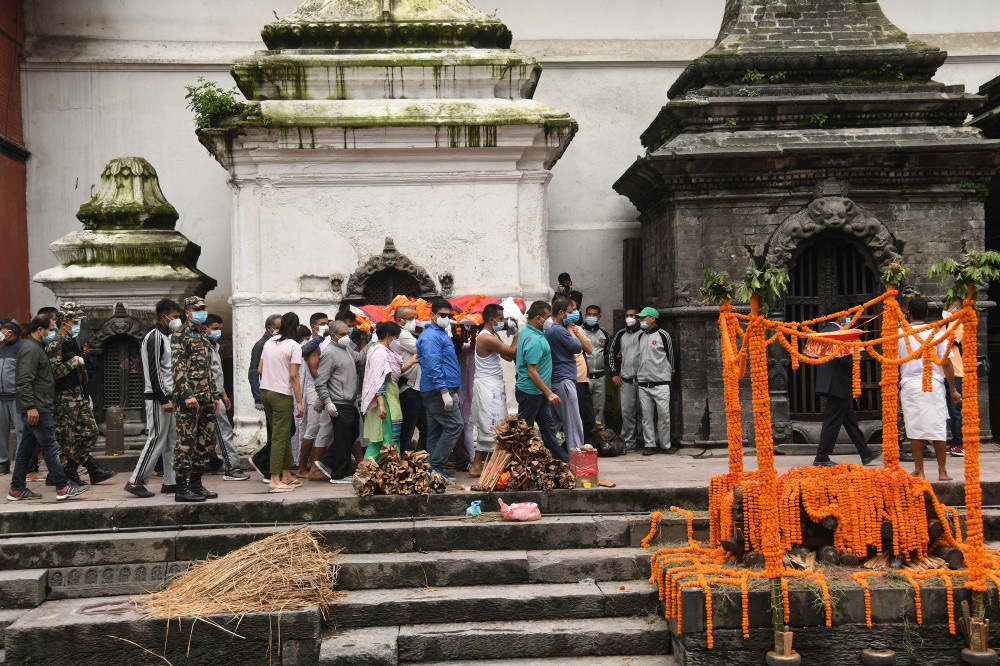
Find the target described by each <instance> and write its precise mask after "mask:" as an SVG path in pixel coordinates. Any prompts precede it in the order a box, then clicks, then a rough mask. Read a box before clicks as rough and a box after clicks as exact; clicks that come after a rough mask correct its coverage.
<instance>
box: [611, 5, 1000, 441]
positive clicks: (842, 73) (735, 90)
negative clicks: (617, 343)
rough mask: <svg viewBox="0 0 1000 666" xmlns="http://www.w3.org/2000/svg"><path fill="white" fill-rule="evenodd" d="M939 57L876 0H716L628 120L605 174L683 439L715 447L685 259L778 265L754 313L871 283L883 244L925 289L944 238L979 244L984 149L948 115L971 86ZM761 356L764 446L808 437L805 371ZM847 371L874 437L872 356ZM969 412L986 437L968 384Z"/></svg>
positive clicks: (850, 294) (708, 344) (932, 295)
mask: <svg viewBox="0 0 1000 666" xmlns="http://www.w3.org/2000/svg"><path fill="white" fill-rule="evenodd" d="M946 55H947V54H946V53H945V52H943V51H941V50H940V49H938V48H936V47H933V46H929V45H927V44H925V43H923V42H920V41H917V40H914V39H911V38H910V37H908V36H907V34H906V33H904V32H903V31H901V30H900V29H899V28H897V27H896V26H895V25H893V24H892V23H891V22H890V21H889V20H888V19H887V18H886V16H885V15H884V14H883V12H882V9H881V8H880V6H879V4H878V3H877V2H854V1H853V0H814V1H813V2H809V3H802V2H796V1H794V0H728V1H727V3H726V10H725V15H724V17H723V21H722V27H721V29H720V30H719V36H718V39H717V40H716V43H715V45H714V46H713V47H712V48H711V49H709V50H708V51H707V52H706V53H705V54H704V55H703V56H702V57H700V58H698V59H696V60H695V61H694V62H692V63H691V64H690V65H689V66H688V67H687V68H686V69H685V70H684V72H683V73H682V74H681V76H680V77H679V78H678V79H677V81H676V82H675V83H674V84H673V86H672V87H671V88H670V91H669V98H670V101H669V102H668V103H667V104H666V105H665V106H664V107H663V108H662V110H661V111H660V113H659V114H658V115H657V116H656V117H655V118H654V119H653V121H652V123H651V124H650V125H649V128H648V129H647V130H646V131H645V132H644V133H643V134H642V143H643V145H644V146H645V148H646V153H645V155H643V156H641V157H639V158H638V159H637V160H636V161H635V163H634V164H633V165H632V166H631V167H630V168H629V169H628V170H627V171H626V172H625V173H624V174H623V175H622V176H621V178H620V179H619V180H618V182H617V183H616V184H615V189H616V190H617V191H618V192H619V193H621V194H623V195H625V196H627V197H628V198H629V199H630V200H631V201H632V202H633V203H634V204H635V205H636V207H637V208H638V209H639V211H640V220H641V222H642V265H643V267H644V268H645V269H646V270H644V271H643V281H642V287H641V299H642V303H643V304H652V305H655V306H657V307H659V308H660V309H661V311H662V312H663V314H665V315H666V321H667V322H669V323H668V326H669V328H670V330H671V332H672V333H673V334H674V336H675V343H674V344H675V345H676V346H677V347H678V348H680V349H681V350H682V353H681V354H680V364H681V367H680V368H679V370H678V377H679V381H677V382H675V400H676V405H675V422H674V428H675V431H674V435H675V437H676V438H677V439H679V440H680V441H682V442H683V443H684V444H687V445H694V446H695V447H701V448H703V449H712V448H715V447H720V446H721V447H724V446H725V416H724V414H723V410H722V404H723V396H722V390H723V388H722V381H721V379H719V378H720V377H721V373H720V369H719V363H720V360H719V359H720V358H721V354H720V352H719V349H718V347H719V338H718V333H717V323H716V317H717V309H715V308H710V307H701V306H700V304H699V297H698V288H699V285H700V283H701V272H702V270H703V268H705V267H714V268H723V269H728V270H729V271H730V273H731V277H734V278H736V277H738V274H742V270H743V268H744V267H745V266H748V265H750V264H751V263H757V264H760V263H762V262H764V261H767V262H768V263H769V264H770V265H771V266H774V267H776V268H780V269H783V270H787V271H788V272H789V273H790V274H791V283H790V284H791V290H790V292H789V294H788V295H787V297H786V298H785V299H783V301H782V302H780V303H774V304H772V312H775V313H777V314H778V315H779V316H782V315H783V316H785V317H787V318H789V319H794V320H800V319H808V318H810V317H812V316H816V315H819V314H821V313H827V312H833V311H836V310H839V309H841V307H844V306H849V305H855V304H857V303H861V302H865V301H866V300H868V299H869V298H871V297H874V296H875V295H876V294H877V293H878V292H879V290H880V285H879V281H878V276H879V274H880V272H881V271H882V270H883V269H884V268H885V267H886V266H887V265H888V264H889V263H891V262H892V260H893V257H895V256H897V255H898V256H900V257H902V259H903V262H904V263H905V264H906V265H907V266H909V267H910V268H912V269H913V274H912V276H911V281H912V286H913V287H915V288H916V289H917V290H918V291H919V292H921V293H922V294H923V295H924V296H926V297H927V298H928V299H929V300H930V301H932V302H934V301H935V300H936V301H937V302H938V304H940V300H941V297H942V296H943V294H944V291H945V289H946V286H944V285H942V284H939V283H936V282H930V281H929V280H928V279H927V278H926V277H925V276H926V273H927V269H928V268H929V266H930V265H931V264H932V263H933V262H935V261H937V260H939V259H940V258H941V257H944V256H956V255H957V254H958V252H959V250H960V242H961V240H962V239H967V240H968V241H969V243H970V244H971V247H972V248H983V247H984V238H985V223H984V211H983V198H984V189H983V188H984V186H985V185H986V184H987V183H988V182H989V181H990V180H991V179H992V177H993V173H994V169H995V167H996V166H997V164H998V163H1000V152H998V143H997V142H996V141H994V140H988V139H986V138H985V137H984V136H983V134H982V133H981V131H980V130H979V129H977V128H976V127H973V126H968V125H966V124H965V123H966V120H967V118H968V117H969V114H970V113H972V112H974V111H975V110H977V109H978V108H979V107H980V106H981V105H982V102H983V97H980V96H978V95H975V94H969V93H966V92H965V91H964V90H963V89H962V87H961V86H946V85H942V84H940V83H937V82H935V81H934V80H933V77H934V75H935V72H936V71H937V69H938V67H940V66H941V65H942V63H944V60H945V57H946ZM871 314H872V315H875V314H877V312H873V313H871ZM984 319H985V317H984ZM980 331H981V337H982V338H983V339H982V340H980V345H981V347H980V348H982V349H985V331H986V326H985V325H983V326H981V328H980ZM769 366H770V385H771V392H772V396H771V399H772V411H773V415H772V416H773V421H774V424H775V442H776V447H775V448H776V449H778V450H782V449H785V450H786V451H787V450H791V449H793V448H795V445H796V444H798V445H807V446H805V447H802V446H800V447H799V448H805V449H809V448H811V446H810V445H813V444H814V443H815V442H816V440H817V438H818V435H819V426H820V422H819V419H820V415H821V413H822V407H821V405H820V403H819V399H818V397H817V396H816V394H815V393H814V391H813V382H814V372H815V371H814V370H813V369H812V367H803V368H800V369H799V370H797V371H795V372H792V371H791V369H790V367H789V363H788V361H787V359H782V358H780V357H778V356H775V357H772V358H771V359H769ZM862 373H863V375H862V382H863V393H862V397H861V398H860V400H859V418H861V419H862V420H864V421H866V422H864V423H862V429H863V430H864V431H865V432H866V434H867V436H868V437H869V438H874V439H875V440H876V441H877V440H878V437H879V433H878V431H879V429H880V428H881V425H880V421H878V420H877V419H878V408H879V405H878V403H877V401H878V392H879V386H878V382H879V377H878V375H877V369H876V365H875V363H874V362H873V361H870V360H869V361H868V362H867V364H866V366H865V367H863V368H862ZM980 382H981V384H982V385H981V386H980V391H981V395H983V396H985V395H986V389H987V386H986V382H987V380H986V378H981V379H980ZM980 410H981V411H982V413H983V414H982V415H983V421H982V424H983V426H982V427H983V435H984V437H987V438H988V437H989V436H990V435H991V433H990V425H989V420H988V410H989V408H988V403H987V401H986V400H983V401H981V402H980Z"/></svg>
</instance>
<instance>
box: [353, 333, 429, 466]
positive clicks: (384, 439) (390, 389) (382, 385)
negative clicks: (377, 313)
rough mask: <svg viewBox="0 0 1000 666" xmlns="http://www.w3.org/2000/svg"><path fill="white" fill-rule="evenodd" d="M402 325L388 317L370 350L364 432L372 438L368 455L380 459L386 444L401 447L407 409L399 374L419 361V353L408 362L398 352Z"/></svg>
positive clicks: (363, 403) (363, 400)
mask: <svg viewBox="0 0 1000 666" xmlns="http://www.w3.org/2000/svg"><path fill="white" fill-rule="evenodd" d="M400 333H401V329H400V328H399V326H398V325H397V324H395V323H394V322H391V321H386V322H382V323H380V324H378V325H377V326H376V327H375V335H376V336H377V337H378V342H377V343H375V345H373V346H372V348H371V349H370V350H369V351H368V358H367V359H366V361H365V381H364V385H363V387H362V391H361V406H362V410H363V411H364V414H365V425H364V436H365V438H366V439H367V440H368V449H367V450H366V451H365V458H375V459H376V460H377V459H378V455H379V451H380V450H381V449H382V445H383V444H386V443H392V444H395V445H396V449H397V451H398V450H399V448H400V447H399V433H400V430H401V429H402V426H403V410H402V409H401V408H400V406H399V385H398V384H397V383H396V382H398V381H399V376H400V375H401V374H402V373H403V372H405V371H407V370H409V369H410V367H411V366H412V365H413V364H414V363H416V362H417V358H416V356H414V357H413V358H411V359H410V360H408V361H407V362H406V364H405V365H404V364H403V362H402V359H400V358H399V355H398V354H397V353H396V348H398V346H399V343H398V342H397V340H398V338H399V334H400Z"/></svg>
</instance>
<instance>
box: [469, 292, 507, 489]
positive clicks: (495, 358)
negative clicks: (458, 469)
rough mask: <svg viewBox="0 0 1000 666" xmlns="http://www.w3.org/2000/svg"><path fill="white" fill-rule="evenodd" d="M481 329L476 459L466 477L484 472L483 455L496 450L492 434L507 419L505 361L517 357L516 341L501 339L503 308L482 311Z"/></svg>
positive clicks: (474, 409) (475, 403)
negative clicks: (503, 363)
mask: <svg viewBox="0 0 1000 666" xmlns="http://www.w3.org/2000/svg"><path fill="white" fill-rule="evenodd" d="M483 320H484V321H483V327H482V329H480V331H479V335H477V336H476V349H475V354H476V356H475V363H476V378H475V380H474V381H473V384H472V421H473V423H475V425H476V430H477V436H476V443H475V447H476V457H475V459H474V460H473V461H472V467H471V468H470V469H469V476H473V477H475V476H479V475H481V474H482V473H483V464H484V463H485V462H486V456H488V455H489V453H490V452H491V451H492V450H493V449H494V448H495V447H496V442H495V441H494V440H493V431H494V429H495V428H496V427H497V424H499V423H500V422H501V421H503V420H504V418H506V417H507V392H506V388H505V382H504V378H503V365H502V363H501V359H502V360H504V361H513V360H514V358H515V357H516V356H517V338H518V334H517V333H515V334H514V338H513V339H512V340H511V341H510V343H509V344H508V343H505V342H504V341H503V340H501V339H500V333H501V331H504V330H506V328H507V323H506V319H505V318H504V316H503V309H502V308H501V307H500V306H499V305H496V304H492V303H491V304H490V305H487V306H486V307H485V308H483Z"/></svg>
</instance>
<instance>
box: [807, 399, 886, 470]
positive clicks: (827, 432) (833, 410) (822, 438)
mask: <svg viewBox="0 0 1000 666" xmlns="http://www.w3.org/2000/svg"><path fill="white" fill-rule="evenodd" d="M841 426H843V427H844V429H845V430H847V436H848V437H850V438H851V441H852V442H854V448H856V449H857V450H858V455H860V456H861V457H862V458H870V457H872V455H873V454H872V450H871V449H870V448H868V444H867V443H866V442H865V436H864V434H863V433H862V432H861V428H859V427H858V415H857V414H855V413H854V400H852V399H851V398H837V397H834V396H831V395H828V396H826V408H825V409H824V410H823V429H822V430H821V431H820V433H819V447H818V448H817V449H816V459H815V462H825V461H827V460H829V459H830V454H831V453H833V447H834V446H835V445H836V444H837V435H839V434H840V428H841Z"/></svg>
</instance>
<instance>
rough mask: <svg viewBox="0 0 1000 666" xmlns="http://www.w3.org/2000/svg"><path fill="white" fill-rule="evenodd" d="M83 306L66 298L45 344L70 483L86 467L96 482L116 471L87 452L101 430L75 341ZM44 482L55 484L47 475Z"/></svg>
mask: <svg viewBox="0 0 1000 666" xmlns="http://www.w3.org/2000/svg"><path fill="white" fill-rule="evenodd" d="M82 319H83V310H81V309H80V308H79V307H78V306H77V304H76V303H73V302H70V301H67V302H65V303H63V304H62V307H61V308H60V309H59V312H57V313H56V327H57V328H56V337H55V340H53V341H52V342H50V343H49V344H48V346H46V348H45V353H46V354H48V356H49V363H50V364H51V365H52V376H53V377H55V388H56V393H55V412H54V413H53V415H52V417H53V421H54V423H55V433H56V440H57V441H58V442H59V460H60V462H62V466H63V471H64V472H65V473H66V477H67V478H68V479H69V480H70V481H72V482H73V483H77V484H80V483H83V482H82V481H81V480H80V474H79V471H78V470H79V469H80V467H81V466H83V467H85V468H86V469H87V472H88V474H89V475H90V483H91V484H98V483H101V482H102V481H107V480H108V479H110V478H111V477H113V476H115V475H116V474H118V472H113V471H111V470H108V469H104V468H103V467H101V466H100V464H98V462H97V461H96V460H94V459H93V458H92V457H91V455H90V452H91V451H92V450H93V448H94V444H96V443H97V437H98V435H100V430H98V429H97V421H96V420H95V419H94V412H93V410H92V409H91V407H90V400H89V399H88V397H87V381H86V375H85V373H84V371H83V350H82V349H80V345H79V344H78V343H77V340H76V337H77V336H78V335H79V334H80V321H81V320H82ZM46 484H47V485H50V486H51V485H55V480H54V479H52V477H51V476H50V477H49V478H47V479H46Z"/></svg>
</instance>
